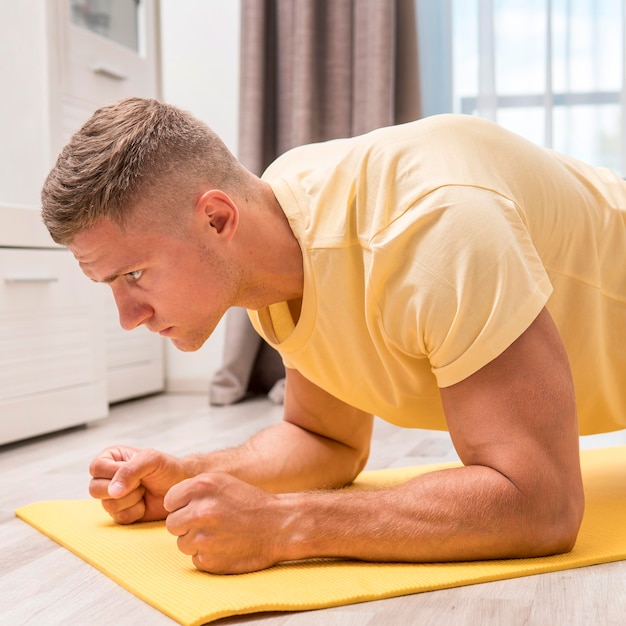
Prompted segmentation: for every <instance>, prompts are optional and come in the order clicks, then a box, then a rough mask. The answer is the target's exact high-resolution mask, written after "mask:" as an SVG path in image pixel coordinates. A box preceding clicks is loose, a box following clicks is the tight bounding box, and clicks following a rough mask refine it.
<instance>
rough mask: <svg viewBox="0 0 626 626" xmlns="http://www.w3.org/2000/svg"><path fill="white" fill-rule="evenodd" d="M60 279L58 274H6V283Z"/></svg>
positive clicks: (45, 281) (48, 281)
mask: <svg viewBox="0 0 626 626" xmlns="http://www.w3.org/2000/svg"><path fill="white" fill-rule="evenodd" d="M58 281H59V279H58V278H57V277H56V276H5V277H4V282H5V283H13V284H18V283H56V282H58Z"/></svg>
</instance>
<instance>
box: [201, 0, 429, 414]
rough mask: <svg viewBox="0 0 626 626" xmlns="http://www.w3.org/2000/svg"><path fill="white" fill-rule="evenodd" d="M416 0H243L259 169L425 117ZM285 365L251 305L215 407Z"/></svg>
mask: <svg viewBox="0 0 626 626" xmlns="http://www.w3.org/2000/svg"><path fill="white" fill-rule="evenodd" d="M416 32H417V26H416V21H415V4H414V0H242V24H241V42H242V45H241V85H240V120H239V129H240V130H239V159H240V160H241V162H242V163H243V164H244V165H245V166H246V167H248V169H250V170H251V171H252V172H254V173H255V174H258V175H260V174H261V173H262V172H263V170H264V169H265V168H266V167H267V166H268V165H269V164H270V163H271V162H272V161H273V160H274V159H275V158H276V157H277V156H279V155H280V154H282V153H283V152H285V151H286V150H288V149H290V148H293V147H295V146H298V145H302V144H304V143H311V142H315V141H324V140H327V139H334V138H337V137H350V136H354V135H358V134H361V133H364V132H367V131H369V130H373V129H374V128H380V127H382V126H389V125H392V124H396V123H402V122H407V121H411V120H414V119H417V118H418V117H420V94H419V76H418V58H417V39H416ZM283 378H284V369H283V368H282V363H281V361H280V357H279V356H278V354H277V353H276V352H275V351H274V350H273V349H272V348H270V347H269V346H267V344H265V343H264V342H262V340H261V339H260V338H259V337H258V335H256V333H255V332H254V330H253V329H252V327H251V325H250V323H249V321H248V319H247V315H246V314H245V312H244V311H241V310H238V309H232V310H231V311H229V312H228V314H227V316H226V342H225V351H224V362H223V365H222V367H221V369H220V370H219V371H218V372H217V373H216V375H215V377H214V379H213V380H212V381H211V386H210V401H211V403H212V404H230V403H232V402H236V401H238V400H240V399H241V398H243V397H244V396H245V395H246V394H247V393H251V392H252V393H258V392H265V391H266V392H269V394H270V398H272V399H273V400H274V401H275V402H281V401H282V393H283V388H282V379H283Z"/></svg>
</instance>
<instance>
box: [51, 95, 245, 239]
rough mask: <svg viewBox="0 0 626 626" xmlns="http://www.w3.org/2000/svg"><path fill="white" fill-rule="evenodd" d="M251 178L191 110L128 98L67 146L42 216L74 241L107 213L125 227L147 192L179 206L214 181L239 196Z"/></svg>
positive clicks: (54, 231) (56, 234)
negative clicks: (185, 196) (238, 191)
mask: <svg viewBox="0 0 626 626" xmlns="http://www.w3.org/2000/svg"><path fill="white" fill-rule="evenodd" d="M249 177H250V173H249V172H248V171H247V170H245V168H243V166H241V165H240V163H239V162H238V161H237V159H235V157H234V156H233V155H232V154H231V152H230V151H229V150H228V148H227V147H226V146H225V144H224V143H223V142H222V140H221V139H220V138H219V137H218V136H217V135H216V134H215V133H214V132H213V131H212V130H211V129H210V128H208V127H207V126H206V125H205V124H204V123H203V122H201V121H200V120H198V119H196V118H195V117H194V116H192V115H191V114H189V113H187V112H185V111H182V110H180V109H178V108H177V107H174V106H171V105H168V104H164V103H161V102H158V101H157V100H152V99H143V98H128V99H125V100H121V101H120V102H117V103H114V104H111V105H109V106H105V107H102V108H100V109H98V110H97V111H96V112H95V113H94V114H93V116H92V117H91V119H89V120H88V121H87V122H86V123H85V124H84V126H83V127H82V128H81V129H80V130H79V131H78V132H77V133H76V134H75V135H74V136H73V137H72V138H71V140H70V142H69V143H68V144H67V145H66V146H65V147H64V148H63V150H62V151H61V153H60V155H59V157H58V159H57V161H56V164H55V166H54V167H53V168H52V170H51V171H50V173H49V174H48V177H47V179H46V181H45V183H44V186H43V189H42V193H41V200H42V217H43V221H44V224H45V225H46V227H47V228H48V231H49V232H50V235H51V236H52V238H53V239H54V241H56V242H57V243H59V244H61V245H69V244H71V242H72V241H73V240H74V238H75V237H76V235H78V234H79V233H80V232H82V231H83V230H85V229H86V228H89V227H90V226H93V225H94V224H95V223H96V222H98V221H99V220H100V219H102V218H109V219H111V220H112V221H113V222H114V223H116V224H118V225H119V226H120V227H122V228H123V227H124V226H125V225H126V224H127V222H128V219H129V217H130V214H131V213H132V209H133V207H134V205H135V204H136V203H137V201H138V200H139V199H140V198H141V197H142V194H149V195H150V196H151V197H157V198H158V199H159V203H160V204H164V203H165V204H167V205H168V206H167V208H166V210H167V211H175V210H176V208H175V204H176V203H180V202H182V201H183V200H184V199H183V198H182V197H176V196H177V194H180V193H181V192H182V191H183V190H184V192H185V193H188V194H189V193H192V192H193V191H192V189H190V187H194V186H195V187H197V186H198V185H199V184H205V183H206V184H211V185H213V186H215V187H217V188H220V189H222V190H224V191H225V192H226V193H232V192H233V191H236V190H237V189H239V188H241V187H242V186H245V185H246V184H247V183H248V182H249ZM155 190H156V193H155Z"/></svg>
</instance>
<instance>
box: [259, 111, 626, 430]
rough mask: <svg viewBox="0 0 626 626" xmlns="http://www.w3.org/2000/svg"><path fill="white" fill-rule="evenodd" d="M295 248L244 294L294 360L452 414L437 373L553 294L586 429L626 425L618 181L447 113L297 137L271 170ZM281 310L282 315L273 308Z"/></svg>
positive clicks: (492, 347)
mask: <svg viewBox="0 0 626 626" xmlns="http://www.w3.org/2000/svg"><path fill="white" fill-rule="evenodd" d="M263 178H264V179H265V180H266V181H268V182H269V183H270V184H271V186H272V188H273V190H274V193H275V194H276V197H277V199H278V201H279V203H280V204H281V206H282V208H283V211H284V212H285V214H286V216H287V218H288V219H289V223H290V225H291V228H292V229H293V232H294V234H295V236H296V237H297V239H298V241H299V243H300V246H301V248H302V252H303V258H304V281H305V282H304V298H303V303H302V311H301V314H300V318H299V320H298V321H297V324H296V325H295V327H293V328H292V327H290V326H288V327H287V330H286V331H285V330H284V331H282V335H281V331H280V329H279V328H274V326H276V323H274V322H275V320H276V319H277V316H279V315H280V311H281V310H282V311H283V313H285V311H286V304H283V305H282V306H281V304H278V305H273V306H272V307H271V310H270V309H265V310H262V311H258V312H257V311H250V317H251V320H252V322H253V324H254V326H255V328H256V330H257V331H258V332H259V333H260V334H261V335H262V336H263V337H264V338H265V339H266V340H267V341H269V343H270V344H271V345H273V346H274V347H275V348H276V349H277V350H278V351H279V352H280V353H281V355H282V358H283V360H284V363H285V365H286V366H287V367H290V368H295V369H297V370H299V371H300V372H301V373H302V374H303V375H304V376H306V377H307V378H309V379H310V380H311V381H312V382H314V383H315V384H317V385H318V386H320V387H322V388H323V389H325V390H326V391H328V392H329V393H331V394H333V395H334V396H336V397H338V398H340V399H341V400H343V401H345V402H347V403H349V404H351V405H353V406H356V407H358V408H360V409H363V410H365V411H368V412H370V413H373V414H375V415H378V416H379V417H381V418H383V419H385V420H387V421H390V422H393V423H395V424H398V425H401V426H408V427H420V428H435V429H445V428H446V423H445V417H444V414H443V409H442V406H441V400H440V395H439V388H440V387H446V386H449V385H452V384H454V383H456V382H458V381H461V380H463V379H464V378H467V377H468V376H470V375H471V374H473V373H474V372H476V371H477V370H478V369H480V368H481V367H483V366H484V365H485V364H486V363H488V362H489V361H491V360H492V359H494V358H495V357H497V356H498V355H499V354H501V353H502V352H503V351H504V350H505V349H506V348H507V347H508V346H509V345H510V344H511V343H512V342H513V341H514V340H515V339H516V338H517V337H519V336H520V335H521V334H522V333H523V332H524V330H525V329H526V328H528V326H529V325H530V324H531V323H532V321H533V320H534V319H535V317H536V316H537V315H538V313H539V312H540V311H541V309H542V307H543V306H546V305H547V307H548V309H549V311H550V313H551V314H552V316H553V317H554V319H555V321H556V323H557V326H558V327H559V330H560V332H561V335H562V337H563V340H564V342H565V345H566V348H567V351H568V355H569V358H570V362H571V365H572V370H573V373H574V379H575V385H576V392H577V400H578V407H579V417H580V431H581V433H582V434H587V433H593V432H604V431H608V430H615V429H619V428H626V213H625V212H624V211H625V210H626V183H624V182H623V181H622V180H621V179H620V178H619V177H618V176H617V175H615V174H614V173H612V172H610V171H609V170H605V169H596V168H591V167H589V166H586V165H584V164H582V163H579V162H577V161H575V160H573V159H571V158H566V157H563V156H561V155H558V154H556V153H554V152H551V151H548V150H545V149H542V148H540V147H537V146H535V145H533V144H532V143H530V142H528V141H526V140H524V139H522V138H520V137H518V136H516V135H514V134H512V133H510V132H508V131H506V130H504V129H502V128H500V127H498V126H497V125H495V124H492V123H490V122H487V121H485V120H482V119H479V118H476V117H470V116H460V115H442V116H434V117H430V118H426V119H424V120H421V121H418V122H413V123H411V124H405V125H401V126H395V127H391V128H386V129H381V130H377V131H374V132H371V133H368V134H367V135H363V136H361V137H357V138H352V139H340V140H335V141H330V142H325V143H320V144H314V145H309V146H304V147H300V148H296V149H294V150H291V151H290V152H288V153H286V154H285V155H283V156H281V157H280V158H278V159H277V160H276V161H275V162H274V163H273V164H272V165H271V166H270V167H269V168H268V170H267V171H266V172H265V174H264V175H263ZM273 320H274V322H273Z"/></svg>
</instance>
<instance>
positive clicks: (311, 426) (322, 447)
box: [186, 369, 373, 493]
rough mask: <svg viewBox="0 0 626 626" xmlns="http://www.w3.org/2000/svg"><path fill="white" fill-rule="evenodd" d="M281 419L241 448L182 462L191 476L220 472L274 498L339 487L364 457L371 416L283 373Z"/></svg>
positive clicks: (290, 373) (291, 372)
mask: <svg viewBox="0 0 626 626" xmlns="http://www.w3.org/2000/svg"><path fill="white" fill-rule="evenodd" d="M286 377H287V380H286V387H285V400H284V417H283V421H282V422H278V423H276V424H273V425H271V426H269V427H268V428H265V429H264V430H262V431H260V432H259V433H257V434H256V435H254V436H253V437H251V438H250V439H249V440H248V441H247V442H245V443H244V444H242V445H240V446H238V447H236V448H230V449H228V450H222V451H216V452H209V453H207V454H200V455H196V456H192V457H187V459H186V462H187V464H188V466H189V467H190V472H191V473H193V474H194V475H196V474H200V473H204V472H212V471H221V472H226V473H228V474H230V475H231V476H234V477H236V478H238V479H240V480H243V481H245V482H247V483H249V484H251V485H255V486H257V487H261V488H263V489H265V490H266V491H270V492H274V493H278V492H287V491H303V490H308V489H332V488H337V487H343V486H345V485H347V484H349V483H350V482H352V480H353V479H354V478H355V477H356V476H357V474H358V473H359V472H360V471H361V470H362V469H363V467H364V466H365V463H366V462H367V458H368V456H369V450H370V442H371V438H372V427H373V417H372V415H370V414H368V413H364V412H363V411H360V410H359V409H355V408H354V407H352V406H350V405H348V404H345V403H344V402H342V401H340V400H338V399H337V398H335V397H334V396H332V395H330V394H329V393H327V392H325V391H323V390H322V389H320V388H319V387H317V386H315V385H313V384H312V383H310V382H309V381H308V380H307V379H306V378H304V377H303V376H302V375H301V374H300V373H299V372H297V371H296V370H293V369H287V370H286Z"/></svg>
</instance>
